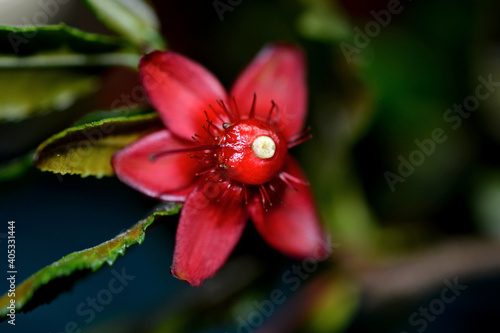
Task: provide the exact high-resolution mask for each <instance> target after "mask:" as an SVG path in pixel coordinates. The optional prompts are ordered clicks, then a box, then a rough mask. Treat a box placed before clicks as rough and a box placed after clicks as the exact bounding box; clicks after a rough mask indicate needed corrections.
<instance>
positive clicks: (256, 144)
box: [252, 135, 276, 159]
mask: <svg viewBox="0 0 500 333" xmlns="http://www.w3.org/2000/svg"><path fill="white" fill-rule="evenodd" d="M252 150H253V152H254V153H255V155H257V157H260V158H263V159H266V158H271V157H273V156H274V153H275V152H276V144H275V143H274V141H273V139H271V138H270V137H268V136H267V135H262V136H258V137H257V138H255V140H254V141H253V143H252Z"/></svg>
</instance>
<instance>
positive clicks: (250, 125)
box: [112, 45, 326, 286]
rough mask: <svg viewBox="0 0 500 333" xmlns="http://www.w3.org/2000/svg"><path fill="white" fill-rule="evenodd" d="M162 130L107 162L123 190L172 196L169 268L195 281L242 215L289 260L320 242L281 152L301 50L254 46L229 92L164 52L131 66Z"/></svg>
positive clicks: (296, 133) (294, 102) (291, 135)
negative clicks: (176, 215)
mask: <svg viewBox="0 0 500 333" xmlns="http://www.w3.org/2000/svg"><path fill="white" fill-rule="evenodd" d="M139 70H140V77H141V81H142V84H143V86H144V88H145V89H146V92H147V94H148V96H149V98H150V100H151V103H152V104H153V105H154V106H155V107H156V108H157V109H158V112H159V114H160V116H161V118H162V120H163V122H164V123H165V126H166V128H167V129H163V130H160V131H157V132H154V133H151V134H149V135H147V136H145V137H144V138H142V139H140V140H139V141H137V142H135V143H134V144H132V145H130V146H128V147H126V148H124V149H122V150H120V151H118V152H117V153H116V154H115V155H114V157H113V161H112V164H113V168H114V170H115V171H116V174H117V175H118V177H119V178H120V179H121V180H122V181H123V182H125V183H126V184H128V185H129V186H131V187H133V188H135V189H137V190H139V191H141V192H143V193H145V194H147V195H149V196H152V197H155V198H158V199H161V200H165V201H182V202H184V207H183V209H182V212H181V214H180V221H179V226H178V229H177V236H176V244H175V251H174V259H173V265H172V274H173V275H175V276H176V277H178V278H180V279H182V280H186V281H188V282H189V283H191V284H192V285H195V286H199V285H200V284H201V283H202V282H203V280H205V279H206V278H208V277H211V276H213V275H214V274H215V273H216V272H217V270H218V269H219V268H220V267H221V266H222V265H223V263H224V262H225V261H226V259H227V258H228V256H229V254H230V253H231V251H232V250H233V248H234V247H235V245H236V243H237V242H238V240H239V238H240V237H241V234H242V232H243V229H244V226H245V223H246V221H247V220H248V218H249V217H250V218H251V219H252V220H253V222H254V224H255V227H256V229H257V230H258V232H259V233H260V234H261V235H262V237H263V238H264V239H265V240H266V241H267V242H268V243H269V244H270V245H271V246H273V247H275V248H276V249H278V250H280V251H282V252H284V253H285V254H288V255H290V256H293V257H296V258H306V257H310V256H314V257H316V258H318V257H322V256H324V255H325V252H326V243H325V238H324V235H323V232H322V230H321V227H320V225H319V220H318V215H317V211H316V207H315V204H314V199H313V197H312V194H311V191H310V189H309V187H308V186H307V181H306V177H305V175H304V173H303V172H302V170H301V169H300V167H299V165H298V164H297V162H296V161H295V160H294V159H293V158H292V157H291V156H290V155H289V154H288V149H289V148H291V147H293V146H295V145H297V144H299V143H301V142H303V141H305V140H307V139H309V138H310V136H309V135H308V133H307V131H306V132H303V126H304V118H305V116H306V102H307V96H306V95H307V89H306V85H305V64H304V56H303V54H302V51H301V50H299V49H297V48H295V47H293V46H289V45H271V46H269V47H267V48H265V49H264V50H262V51H261V52H260V53H259V54H258V55H257V57H256V58H255V59H254V61H253V62H252V63H251V64H250V65H249V66H248V67H247V69H246V70H245V71H244V72H243V73H242V74H241V75H240V76H239V77H238V79H237V80H236V83H235V84H234V86H233V87H232V89H231V92H230V93H229V94H227V93H226V91H225V89H224V88H223V87H222V85H221V84H220V83H219V81H218V80H217V79H216V78H215V77H214V76H213V75H212V74H211V73H210V72H208V71H207V70H206V69H205V68H203V67H202V66H201V65H199V64H198V63H195V62H193V61H192V60H189V59H187V58H185V57H183V56H181V55H179V54H177V53H174V52H170V51H167V52H160V51H155V52H152V53H150V54H148V55H146V56H144V57H143V58H142V59H141V61H140V63H139Z"/></svg>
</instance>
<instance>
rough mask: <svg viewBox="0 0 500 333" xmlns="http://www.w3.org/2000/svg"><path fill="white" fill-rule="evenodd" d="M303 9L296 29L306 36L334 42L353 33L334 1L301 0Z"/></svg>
mask: <svg viewBox="0 0 500 333" xmlns="http://www.w3.org/2000/svg"><path fill="white" fill-rule="evenodd" d="M301 2H302V4H303V6H304V7H305V10H304V12H303V14H302V15H301V16H300V18H299V21H298V30H299V32H300V33H302V35H304V36H305V37H307V38H310V39H315V40H321V41H329V42H332V41H333V42H335V41H339V40H345V39H347V38H349V37H350V36H352V35H353V32H352V29H351V27H350V25H349V23H348V22H347V19H346V18H345V15H344V14H343V13H342V11H341V10H340V8H338V5H337V3H336V1H328V0H302V1H301Z"/></svg>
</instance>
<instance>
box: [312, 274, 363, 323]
mask: <svg viewBox="0 0 500 333" xmlns="http://www.w3.org/2000/svg"><path fill="white" fill-rule="evenodd" d="M326 281H328V284H327V285H326V286H325V287H324V289H323V290H322V293H321V296H320V297H319V298H318V300H317V301H316V302H315V304H314V306H313V308H312V310H311V314H310V318H309V322H308V324H307V325H306V327H307V329H306V330H305V332H317V333H323V332H324V333H335V332H344V330H345V329H346V327H347V325H348V324H349V322H350V320H351V319H352V317H353V316H354V313H355V312H356V311H357V309H358V308H359V303H360V288H359V286H358V285H356V283H355V282H354V281H353V280H352V279H349V278H347V277H342V276H336V277H334V278H331V277H329V278H328V279H327V280H326Z"/></svg>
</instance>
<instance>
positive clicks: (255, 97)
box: [248, 93, 257, 118]
mask: <svg viewBox="0 0 500 333" xmlns="http://www.w3.org/2000/svg"><path fill="white" fill-rule="evenodd" d="M256 102H257V94H256V93H253V101H252V107H251V108H250V114H249V115H248V118H253V117H254V116H255V103H256Z"/></svg>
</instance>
